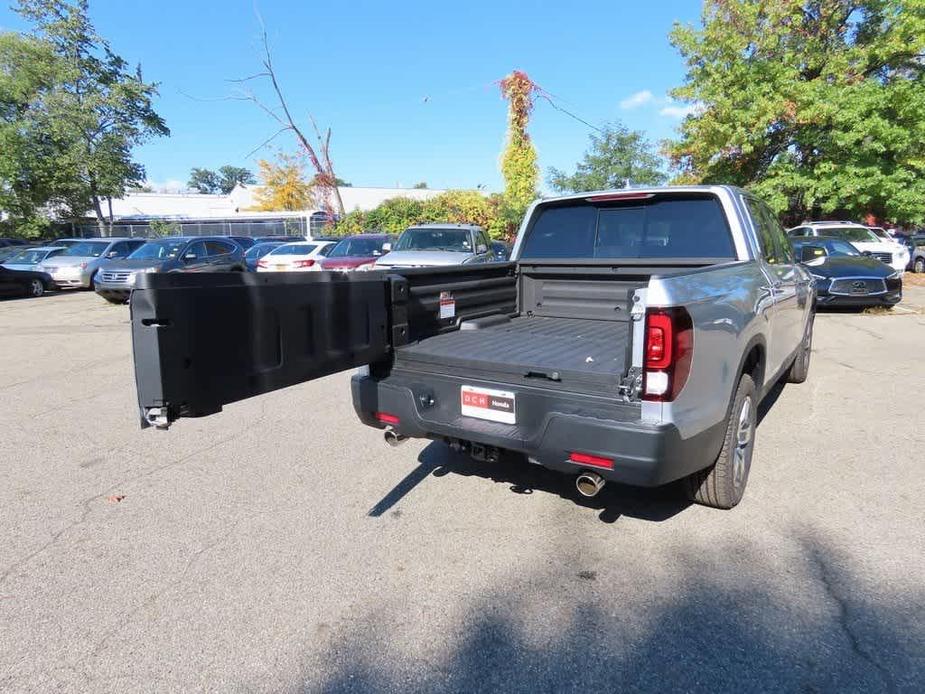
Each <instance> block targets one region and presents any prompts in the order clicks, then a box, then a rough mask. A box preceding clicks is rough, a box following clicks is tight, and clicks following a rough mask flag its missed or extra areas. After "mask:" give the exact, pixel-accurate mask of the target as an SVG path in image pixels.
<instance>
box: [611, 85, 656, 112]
mask: <svg viewBox="0 0 925 694" xmlns="http://www.w3.org/2000/svg"><path fill="white" fill-rule="evenodd" d="M654 100H655V95H654V94H652V92H650V91H649V90H648V89H643V90H642V91H641V92H636V93H635V94H631V95H630V96H628V97H626V98H625V99H623V101H621V102H620V108H622V109H623V110H624V111H629V110H631V109H634V108H639V107H640V106H645V105H646V104H649V103H652V102H653V101H654Z"/></svg>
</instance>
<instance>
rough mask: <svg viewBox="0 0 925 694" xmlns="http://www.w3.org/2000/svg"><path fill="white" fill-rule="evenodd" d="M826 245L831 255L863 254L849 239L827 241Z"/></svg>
mask: <svg viewBox="0 0 925 694" xmlns="http://www.w3.org/2000/svg"><path fill="white" fill-rule="evenodd" d="M825 247H826V250H828V252H829V255H861V253H860V251H858V249H857V248H855V247H854V246H852V245H851V244H850V243H848V242H847V241H834V240H833V241H826V242H825Z"/></svg>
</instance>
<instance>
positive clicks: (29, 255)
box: [6, 250, 53, 265]
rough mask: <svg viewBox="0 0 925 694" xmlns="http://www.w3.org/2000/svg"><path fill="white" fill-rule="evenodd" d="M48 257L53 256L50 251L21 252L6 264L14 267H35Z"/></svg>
mask: <svg viewBox="0 0 925 694" xmlns="http://www.w3.org/2000/svg"><path fill="white" fill-rule="evenodd" d="M49 255H53V253H52V252H51V251H38V250H29V251H21V252H19V253H17V254H16V255H14V256H13V257H12V258H10V259H9V260H7V261H6V262H8V263H10V264H11V265H12V264H14V263H15V264H16V265H37V264H38V263H41V262H42V261H43V260H45V258H46V257H47V256H49Z"/></svg>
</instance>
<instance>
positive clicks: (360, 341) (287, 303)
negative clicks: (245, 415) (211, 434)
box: [131, 272, 391, 426]
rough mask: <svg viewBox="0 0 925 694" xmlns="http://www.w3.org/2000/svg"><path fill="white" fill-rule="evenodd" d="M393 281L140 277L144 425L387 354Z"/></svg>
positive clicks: (137, 307)
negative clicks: (151, 418)
mask: <svg viewBox="0 0 925 694" xmlns="http://www.w3.org/2000/svg"><path fill="white" fill-rule="evenodd" d="M390 292H391V280H390V279H389V278H388V277H386V276H385V275H383V274H381V273H350V274H341V273H320V272H319V273H280V274H275V273H265V274H264V273H260V274H243V273H214V274H201V275H197V274H193V273H178V274H160V273H155V274H150V275H144V276H140V278H139V282H138V287H137V288H136V290H135V291H134V292H133V293H132V301H131V311H132V340H133V349H134V357H135V379H136V384H137V388H138V404H139V407H140V408H141V412H142V425H143V426H145V425H147V422H146V421H145V418H144V412H145V411H146V409H147V408H152V407H161V408H163V407H166V408H167V410H168V417H169V419H170V420H173V419H176V418H177V417H181V416H182V417H197V416H203V415H207V414H212V413H215V412H218V411H220V410H221V408H222V406H223V405H225V404H228V403H232V402H236V401H238V400H243V399H245V398H250V397H253V396H255V395H259V394H261V393H267V392H270V391H273V390H277V389H279V388H285V387H287V386H291V385H294V384H296V383H302V382H304V381H308V380H311V379H313V378H319V377H321V376H325V375H328V374H331V373H335V372H337V371H343V370H344V369H349V368H351V367H355V366H360V365H363V364H368V363H370V362H373V361H376V360H380V359H382V358H384V357H385V356H386V355H387V353H388V350H389V343H390V335H389V309H390V304H391V296H390Z"/></svg>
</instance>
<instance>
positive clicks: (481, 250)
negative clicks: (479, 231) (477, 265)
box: [475, 243, 488, 255]
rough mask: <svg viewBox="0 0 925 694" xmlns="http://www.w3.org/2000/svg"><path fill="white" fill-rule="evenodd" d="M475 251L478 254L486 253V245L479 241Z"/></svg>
mask: <svg viewBox="0 0 925 694" xmlns="http://www.w3.org/2000/svg"><path fill="white" fill-rule="evenodd" d="M475 252H476V253H478V254H479V255H481V254H482V253H488V246H486V245H485V244H484V243H480V244H479V245H478V246H476V247H475Z"/></svg>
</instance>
